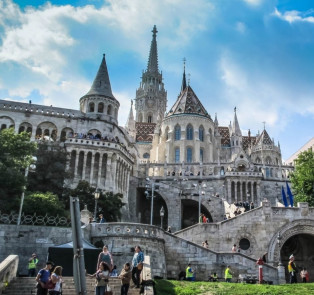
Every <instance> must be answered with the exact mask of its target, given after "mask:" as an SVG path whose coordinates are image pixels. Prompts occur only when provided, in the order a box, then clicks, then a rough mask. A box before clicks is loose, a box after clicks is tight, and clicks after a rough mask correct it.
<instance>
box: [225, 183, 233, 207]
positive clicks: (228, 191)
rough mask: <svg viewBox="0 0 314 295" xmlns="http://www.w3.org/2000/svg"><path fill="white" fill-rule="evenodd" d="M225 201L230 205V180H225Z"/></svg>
mask: <svg viewBox="0 0 314 295" xmlns="http://www.w3.org/2000/svg"><path fill="white" fill-rule="evenodd" d="M226 200H227V201H228V203H229V204H231V203H232V192H231V180H230V179H228V180H227V191H226Z"/></svg>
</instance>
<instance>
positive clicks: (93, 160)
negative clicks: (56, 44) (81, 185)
mask: <svg viewBox="0 0 314 295" xmlns="http://www.w3.org/2000/svg"><path fill="white" fill-rule="evenodd" d="M90 165H91V167H90V177H89V183H90V184H91V185H92V184H93V183H94V181H93V180H94V179H93V178H94V168H95V167H94V166H95V153H92V160H91V164H90Z"/></svg>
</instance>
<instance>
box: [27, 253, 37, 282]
mask: <svg viewBox="0 0 314 295" xmlns="http://www.w3.org/2000/svg"><path fill="white" fill-rule="evenodd" d="M38 262H39V260H38V258H37V255H36V253H33V254H32V257H31V258H30V259H28V276H29V277H35V275H36V267H37V264H38Z"/></svg>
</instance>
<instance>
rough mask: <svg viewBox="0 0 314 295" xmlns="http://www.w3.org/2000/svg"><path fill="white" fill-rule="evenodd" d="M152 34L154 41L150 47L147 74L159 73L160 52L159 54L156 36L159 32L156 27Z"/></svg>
mask: <svg viewBox="0 0 314 295" xmlns="http://www.w3.org/2000/svg"><path fill="white" fill-rule="evenodd" d="M152 33H153V39H152V43H151V45H150V52H149V58H148V64H147V72H151V73H155V72H156V73H158V52H157V41H156V35H157V33H158V31H157V28H156V25H154V28H153V30H152Z"/></svg>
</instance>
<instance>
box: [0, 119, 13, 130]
mask: <svg viewBox="0 0 314 295" xmlns="http://www.w3.org/2000/svg"><path fill="white" fill-rule="evenodd" d="M14 126H15V123H14V120H13V119H12V118H10V117H8V116H1V117H0V128H1V130H2V129H6V128H12V127H14Z"/></svg>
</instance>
